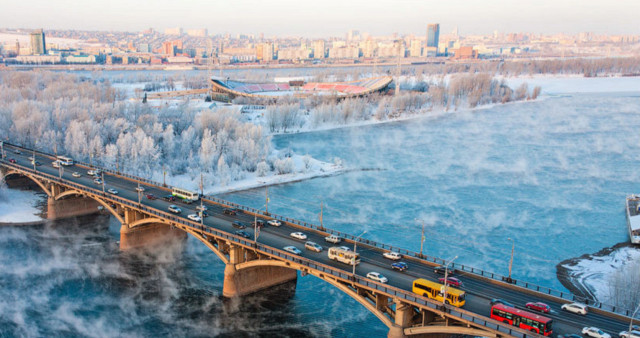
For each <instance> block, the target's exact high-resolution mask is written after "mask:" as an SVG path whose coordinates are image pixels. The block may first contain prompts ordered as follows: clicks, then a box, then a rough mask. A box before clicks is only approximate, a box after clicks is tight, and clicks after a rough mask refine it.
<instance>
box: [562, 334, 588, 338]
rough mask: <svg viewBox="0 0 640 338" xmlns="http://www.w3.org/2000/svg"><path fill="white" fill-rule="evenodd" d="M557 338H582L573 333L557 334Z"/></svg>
mask: <svg viewBox="0 0 640 338" xmlns="http://www.w3.org/2000/svg"><path fill="white" fill-rule="evenodd" d="M558 338H582V336H581V335H579V334H575V333H568V334H559V335H558Z"/></svg>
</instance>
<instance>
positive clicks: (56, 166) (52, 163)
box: [51, 161, 60, 168]
mask: <svg viewBox="0 0 640 338" xmlns="http://www.w3.org/2000/svg"><path fill="white" fill-rule="evenodd" d="M51 165H52V166H53V167H54V168H60V163H58V161H53V162H51Z"/></svg>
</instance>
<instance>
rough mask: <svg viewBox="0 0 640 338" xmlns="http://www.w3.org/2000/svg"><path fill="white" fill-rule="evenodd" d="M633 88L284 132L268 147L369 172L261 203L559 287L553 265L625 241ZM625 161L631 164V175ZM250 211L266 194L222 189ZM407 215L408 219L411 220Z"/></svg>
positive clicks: (636, 115) (299, 186)
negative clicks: (337, 161) (369, 123)
mask: <svg viewBox="0 0 640 338" xmlns="http://www.w3.org/2000/svg"><path fill="white" fill-rule="evenodd" d="M639 130H640V97H639V96H637V94H636V95H635V96H634V95H631V94H629V93H609V94H588V95H587V94H575V95H570V96H563V97H547V98H545V99H544V100H541V101H537V102H527V103H523V104H508V105H502V106H496V107H492V108H487V109H483V110H477V111H473V112H455V113H448V114H445V115H441V116H437V117H425V118H419V119H415V120H410V121H405V122H397V123H389V124H384V125H374V126H367V127H359V128H347V129H340V130H333V131H326V132H317V133H307V134H298V135H283V136H278V137H275V138H274V142H275V143H276V147H277V148H286V147H290V148H291V149H292V150H293V151H295V152H296V153H298V154H304V153H309V154H310V155H311V156H313V157H314V158H318V159H321V160H327V161H331V160H332V159H333V158H335V157H339V158H340V159H342V161H343V162H344V164H345V165H346V166H348V167H355V168H364V169H372V168H375V169H379V170H371V171H370V170H367V171H353V172H349V173H346V174H343V175H340V176H334V177H328V178H320V179H315V180H311V181H305V182H298V183H294V184H288V185H281V186H277V187H271V188H270V189H269V193H270V203H269V211H273V212H275V213H278V214H283V215H288V216H293V217H299V218H302V219H305V220H307V221H311V222H314V223H319V221H318V217H317V214H318V213H319V212H320V201H323V203H324V205H325V209H324V217H323V218H324V224H325V226H328V227H330V228H334V229H338V230H340V231H346V232H349V233H352V234H356V235H357V234H359V233H361V232H362V231H364V230H367V234H366V236H365V237H367V238H369V239H373V240H376V241H381V242H385V243H387V244H392V245H395V246H399V247H403V248H407V249H411V250H414V251H419V250H420V232H421V222H420V220H424V221H425V225H426V230H425V236H426V237H427V240H426V241H425V244H424V252H425V253H426V254H429V255H434V256H438V257H441V258H445V259H450V258H452V257H454V256H456V255H458V256H459V258H458V259H457V260H456V262H458V263H462V264H465V265H471V266H474V267H479V268H483V269H485V270H488V271H492V272H498V273H501V274H504V275H506V274H507V272H508V271H507V270H508V269H507V268H508V260H509V256H510V253H511V242H510V241H509V240H508V238H512V239H514V241H515V259H514V267H513V275H514V277H515V278H517V279H523V280H527V281H530V282H534V283H538V284H541V285H544V286H550V287H553V288H556V289H564V288H563V287H562V285H561V284H560V283H559V282H558V280H557V278H556V269H555V265H556V264H557V263H558V262H560V261H562V260H563V259H566V258H570V257H576V256H579V255H582V254H584V253H591V252H596V251H598V250H600V249H602V248H603V247H607V246H612V245H614V244H616V243H619V242H623V241H627V240H628V235H627V230H626V221H625V218H624V198H625V196H626V195H627V194H629V193H632V192H638V191H640V180H638V175H637V168H640V156H638V150H639V148H640V139H639V137H638V136H640V135H639V133H638V131H639ZM634 169H635V170H634ZM224 198H228V199H231V200H235V201H237V202H240V203H244V204H250V205H252V206H254V207H258V208H260V207H261V206H262V205H263V204H264V190H254V191H246V192H239V193H234V194H230V195H226V196H224ZM416 219H417V220H416Z"/></svg>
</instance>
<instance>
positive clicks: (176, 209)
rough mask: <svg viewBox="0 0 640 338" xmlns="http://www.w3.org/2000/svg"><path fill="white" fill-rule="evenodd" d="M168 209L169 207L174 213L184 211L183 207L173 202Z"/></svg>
mask: <svg viewBox="0 0 640 338" xmlns="http://www.w3.org/2000/svg"><path fill="white" fill-rule="evenodd" d="M168 209H169V211H171V212H172V213H174V214H179V213H181V212H182V209H180V208H178V206H176V205H173V204H171V205H170V206H169V207H168Z"/></svg>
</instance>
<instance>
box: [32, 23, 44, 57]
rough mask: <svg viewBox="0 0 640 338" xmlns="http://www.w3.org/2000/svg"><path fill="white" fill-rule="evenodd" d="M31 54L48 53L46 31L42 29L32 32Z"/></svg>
mask: <svg viewBox="0 0 640 338" xmlns="http://www.w3.org/2000/svg"><path fill="white" fill-rule="evenodd" d="M30 35H31V54H33V55H44V54H47V47H46V42H45V40H44V31H43V30H42V28H41V29H38V30H35V31H33V32H31V34H30Z"/></svg>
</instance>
